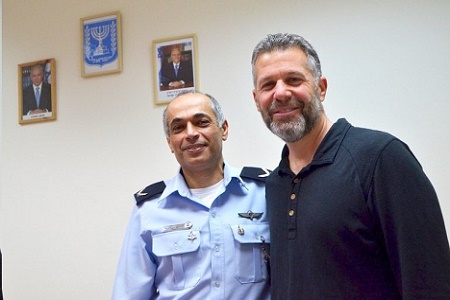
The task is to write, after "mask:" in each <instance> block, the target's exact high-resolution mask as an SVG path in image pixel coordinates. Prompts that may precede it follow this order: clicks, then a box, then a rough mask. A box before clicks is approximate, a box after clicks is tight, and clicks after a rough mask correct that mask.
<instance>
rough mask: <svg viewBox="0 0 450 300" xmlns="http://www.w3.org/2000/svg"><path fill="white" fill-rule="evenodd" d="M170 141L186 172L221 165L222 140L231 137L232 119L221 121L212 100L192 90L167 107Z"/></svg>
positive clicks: (168, 141)
mask: <svg viewBox="0 0 450 300" xmlns="http://www.w3.org/2000/svg"><path fill="white" fill-rule="evenodd" d="M167 123H168V127H169V136H168V137H167V143H168V144H169V147H170V149H171V150H172V152H173V153H174V154H175V157H176V159H177V161H178V163H179V164H180V165H181V168H182V169H183V171H184V172H195V171H204V170H208V169H210V170H214V169H216V168H217V167H219V168H221V166H222V164H223V158H222V141H225V140H226V139H227V137H228V123H227V121H224V123H223V125H222V126H219V124H218V123H217V118H216V115H215V114H214V111H213V109H212V104H211V100H210V99H209V98H208V97H207V96H205V95H203V94H199V93H188V94H184V95H182V96H179V97H177V98H175V99H174V100H172V102H171V103H170V104H169V105H168V107H167Z"/></svg>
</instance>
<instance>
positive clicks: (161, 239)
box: [152, 230, 200, 256]
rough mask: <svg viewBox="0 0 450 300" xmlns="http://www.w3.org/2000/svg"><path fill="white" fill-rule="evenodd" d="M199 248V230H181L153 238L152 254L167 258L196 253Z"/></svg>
mask: <svg viewBox="0 0 450 300" xmlns="http://www.w3.org/2000/svg"><path fill="white" fill-rule="evenodd" d="M199 246H200V231H199V230H183V231H175V232H167V233H161V234H157V235H154V236H153V249H152V251H153V253H155V255H157V256H169V255H176V254H183V253H189V252H194V251H196V250H197V249H198V248H199Z"/></svg>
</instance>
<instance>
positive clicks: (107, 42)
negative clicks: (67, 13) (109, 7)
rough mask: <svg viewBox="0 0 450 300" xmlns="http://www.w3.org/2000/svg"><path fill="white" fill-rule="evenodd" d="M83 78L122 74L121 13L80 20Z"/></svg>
mask: <svg viewBox="0 0 450 300" xmlns="http://www.w3.org/2000/svg"><path fill="white" fill-rule="evenodd" d="M80 25H81V76H82V77H92V76H99V75H106V74H113V73H120V72H122V25H121V20H120V12H119V11H115V12H110V13H104V14H99V15H95V16H91V17H85V18H82V19H80Z"/></svg>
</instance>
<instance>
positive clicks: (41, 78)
mask: <svg viewBox="0 0 450 300" xmlns="http://www.w3.org/2000/svg"><path fill="white" fill-rule="evenodd" d="M55 64H56V63H55V59H53V58H49V59H44V60H39V61H33V62H29V63H24V64H20V65H19V66H18V72H19V82H18V87H19V101H18V103H19V124H28V123H36V122H45V121H52V120H56V66H55Z"/></svg>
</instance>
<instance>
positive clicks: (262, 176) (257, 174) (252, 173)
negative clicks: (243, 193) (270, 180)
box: [240, 167, 271, 182]
mask: <svg viewBox="0 0 450 300" xmlns="http://www.w3.org/2000/svg"><path fill="white" fill-rule="evenodd" d="M270 172H271V171H270V170H268V169H264V168H256V167H243V168H242V171H241V175H240V176H241V177H242V178H248V179H252V180H256V181H261V182H266V177H267V176H269V174H270Z"/></svg>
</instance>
